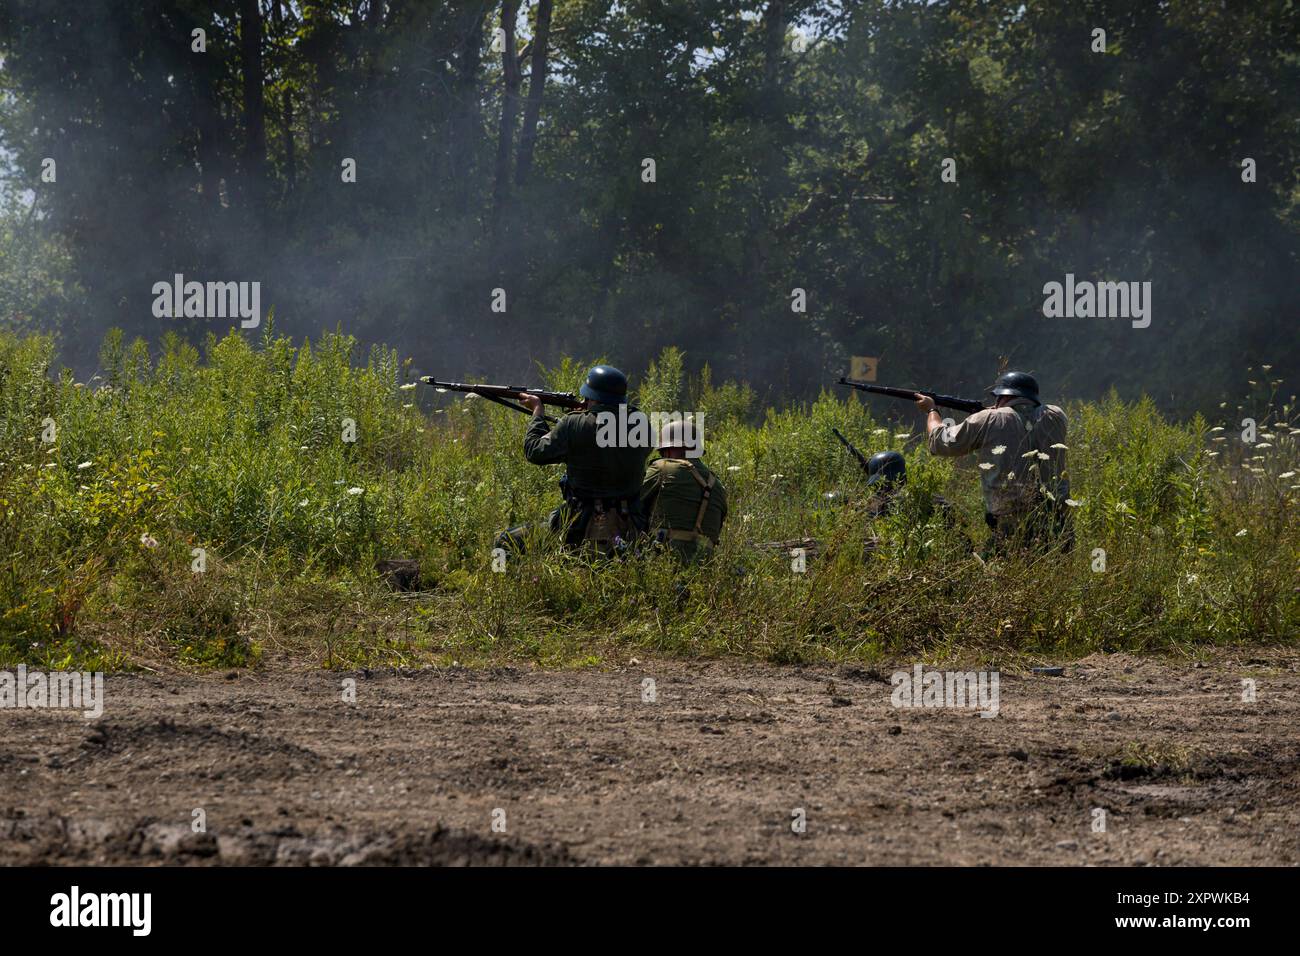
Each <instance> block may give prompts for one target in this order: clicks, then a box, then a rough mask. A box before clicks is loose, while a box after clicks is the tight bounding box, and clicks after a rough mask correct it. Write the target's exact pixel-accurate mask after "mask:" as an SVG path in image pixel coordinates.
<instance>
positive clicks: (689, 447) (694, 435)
mask: <svg viewBox="0 0 1300 956" xmlns="http://www.w3.org/2000/svg"><path fill="white" fill-rule="evenodd" d="M703 446H704V440H703V436H702V435H701V434H700V430H699V429H698V428H696V427H695V422H693V421H690V420H689V419H685V420H677V421H671V422H669V423H668V424H667V425H665V426H664V427H663V428H661V429H660V430H659V441H658V442H656V443H655V447H656V448H658V449H659V450H660V451H663V450H664V449H666V448H680V449H682V451H684V452H685V453H686V457H687V458H699V457H700V455H702V454H703V453H704V447H703Z"/></svg>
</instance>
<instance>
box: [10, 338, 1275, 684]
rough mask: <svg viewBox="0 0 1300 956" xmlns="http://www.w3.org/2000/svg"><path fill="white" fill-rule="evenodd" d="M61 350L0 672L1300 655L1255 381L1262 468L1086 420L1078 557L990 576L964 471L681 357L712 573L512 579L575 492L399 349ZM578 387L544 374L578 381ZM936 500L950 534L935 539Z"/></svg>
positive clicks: (503, 417) (1237, 448)
mask: <svg viewBox="0 0 1300 956" xmlns="http://www.w3.org/2000/svg"><path fill="white" fill-rule="evenodd" d="M52 348H53V347H52V343H51V342H50V340H49V339H48V338H44V337H35V336H27V337H19V336H16V335H12V334H0V448H2V449H3V457H2V458H0V667H3V666H9V665H12V664H13V663H15V662H16V661H23V660H25V661H29V662H34V663H41V664H44V665H46V666H63V665H67V664H72V663H83V664H84V663H91V664H104V665H107V666H118V665H121V664H123V663H125V662H133V661H134V662H151V663H152V664H153V665H155V666H156V665H157V664H158V663H159V662H163V663H167V662H181V663H185V664H192V665H200V666H203V665H208V666H230V665H243V664H250V663H254V662H256V661H257V660H258V659H259V658H261V657H264V656H267V655H272V656H279V655H289V656H290V657H293V658H295V659H299V660H306V661H311V662H314V663H321V664H327V665H332V664H337V663H340V662H341V663H348V664H356V663H365V664H374V663H415V662H424V661H429V660H437V661H443V662H446V661H450V660H460V661H469V660H484V659H488V660H492V659H498V660H499V659H516V660H518V659H524V660H535V661H540V662H544V663H550V664H555V663H582V662H596V661H599V660H604V659H607V658H610V657H612V656H618V655H626V654H630V653H645V652H652V653H665V654H678V655H721V654H730V655H740V656H749V657H759V658H766V659H772V660H778V661H798V660H809V659H817V658H822V657H830V658H849V659H871V658H873V657H875V656H878V655H880V654H885V653H896V652H900V651H903V650H918V649H920V650H922V651H923V652H925V653H943V652H945V651H946V650H947V649H949V648H953V647H961V648H970V647H974V648H979V649H985V650H988V651H990V652H996V653H1003V654H1005V653H1006V652H1023V653H1027V654H1060V653H1064V654H1069V653H1084V652H1087V651H1090V650H1094V649H1118V648H1126V649H1138V648H1159V649H1166V648H1177V649H1182V650H1189V649H1193V648H1195V647H1196V646H1198V645H1206V644H1212V643H1219V642H1228V641H1261V642H1270V641H1282V640H1286V641H1294V640H1295V639H1296V637H1297V634H1300V589H1297V587H1296V581H1297V574H1296V572H1297V565H1298V562H1300V520H1298V519H1297V504H1298V503H1300V478H1297V457H1298V454H1297V448H1298V444H1297V439H1298V437H1300V428H1297V427H1295V426H1296V424H1297V423H1296V421H1295V418H1296V409H1295V405H1294V401H1293V400H1292V401H1291V402H1290V403H1287V404H1283V405H1281V407H1273V406H1272V405H1270V404H1269V402H1270V394H1269V393H1268V391H1267V390H1266V389H1264V388H1263V386H1262V385H1261V386H1260V389H1261V390H1260V392H1259V393H1258V394H1257V395H1256V396H1255V397H1254V398H1253V399H1252V400H1251V401H1250V402H1249V403H1246V404H1243V405H1242V406H1240V407H1238V408H1237V409H1235V410H1234V411H1233V412H1231V413H1229V412H1227V411H1226V410H1225V411H1224V412H1222V413H1221V415H1222V418H1223V421H1224V425H1229V424H1230V423H1231V422H1233V421H1237V420H1240V418H1241V417H1242V415H1244V414H1250V415H1252V416H1254V417H1255V418H1256V421H1257V422H1259V426H1260V427H1259V434H1258V436H1257V441H1256V442H1255V443H1254V444H1251V445H1247V444H1244V443H1243V441H1242V440H1241V439H1240V437H1239V434H1238V432H1237V431H1236V430H1235V428H1229V429H1227V430H1225V429H1224V425H1217V424H1212V423H1207V422H1206V421H1204V420H1202V419H1201V418H1199V417H1198V418H1196V419H1194V420H1193V421H1191V422H1190V423H1187V424H1182V425H1179V424H1173V423H1171V422H1169V421H1167V420H1166V419H1164V418H1163V417H1162V416H1161V415H1160V414H1159V413H1158V412H1157V411H1156V409H1155V408H1154V407H1153V405H1152V404H1151V403H1150V402H1148V401H1139V402H1136V403H1125V402H1122V401H1120V400H1119V399H1118V398H1116V397H1113V396H1112V397H1111V398H1108V399H1106V400H1104V401H1102V402H1100V403H1097V404H1081V405H1072V406H1071V407H1070V409H1069V412H1070V415H1071V419H1072V423H1073V424H1072V431H1071V435H1070V439H1069V446H1070V451H1069V459H1070V469H1071V479H1072V482H1073V489H1072V493H1073V494H1074V497H1075V499H1076V500H1077V503H1078V507H1077V509H1076V519H1077V530H1078V538H1079V547H1078V548H1077V549H1076V550H1075V552H1074V553H1073V554H1070V555H1062V554H1050V555H1046V556H1042V557H1038V558H1021V557H1015V558H1008V559H1000V560H996V561H993V562H990V563H989V564H987V565H985V564H984V563H982V562H981V561H980V560H979V559H977V558H975V557H973V556H972V554H971V551H972V546H977V545H978V544H979V543H980V542H981V541H982V539H983V537H984V535H985V533H986V529H985V528H984V526H983V523H982V521H981V520H980V519H981V508H980V502H979V498H978V492H977V484H978V483H977V479H976V477H975V476H976V474H977V472H976V471H975V470H974V468H973V467H972V466H971V465H970V464H969V463H957V464H956V465H954V463H953V462H952V461H951V460H938V459H931V458H930V457H929V455H928V453H927V452H926V451H925V450H924V448H923V446H922V445H921V444H919V443H916V442H906V441H905V437H906V436H904V435H902V434H901V433H900V434H895V435H892V436H891V435H890V434H889V433H887V432H885V430H884V426H883V425H881V424H879V423H878V422H876V421H874V420H873V419H872V417H871V416H870V414H869V412H868V409H867V408H866V407H864V406H863V405H862V404H861V403H859V401H858V400H857V398H856V396H855V394H853V393H849V394H847V395H844V394H835V395H830V394H823V395H822V396H821V397H819V398H818V399H817V400H816V401H815V402H813V403H811V404H800V405H795V406H791V407H789V408H786V409H783V410H776V409H768V410H767V411H766V412H765V413H763V414H762V418H761V421H759V423H757V424H755V423H754V421H755V418H754V416H755V415H757V414H759V413H760V410H759V409H757V408H756V407H755V400H754V396H753V394H752V393H751V392H749V391H748V390H747V389H746V388H745V387H744V386H741V385H737V384H734V383H728V384H724V385H721V386H719V385H716V384H715V383H714V382H713V381H712V380H711V378H710V376H708V375H700V376H687V375H684V373H683V371H682V368H683V356H682V355H681V353H679V352H677V351H676V350H671V349H670V350H667V351H665V352H664V353H663V355H661V356H660V358H659V359H658V360H657V361H656V362H655V363H654V367H653V369H652V371H651V373H650V374H649V375H648V376H647V377H646V378H645V379H644V380H643V381H642V382H641V383H640V388H639V390H638V395H637V397H638V400H639V401H640V402H641V403H642V404H643V406H644V407H646V408H647V409H649V410H654V409H656V408H677V407H688V408H694V409H698V410H701V411H703V412H704V413H705V416H706V417H705V429H706V439H707V450H706V460H707V461H708V462H709V463H710V464H711V466H712V467H713V468H714V469H715V470H716V472H717V473H718V474H719V476H721V477H722V479H723V480H724V481H725V482H726V483H727V485H728V487H729V492H730V498H731V501H732V517H731V521H730V523H729V524H728V526H727V527H726V529H725V530H724V536H723V545H722V547H721V549H720V551H719V553H718V554H717V556H716V558H715V560H714V561H713V562H712V563H711V564H709V565H707V566H704V567H698V568H694V569H690V570H689V571H680V570H679V569H678V568H677V567H676V565H675V564H674V563H673V562H672V561H671V560H670V559H667V558H664V557H662V556H648V557H644V558H640V559H636V560H628V561H616V562H604V561H597V562H591V561H588V560H586V559H584V558H581V557H578V556H574V555H571V554H564V553H561V552H559V551H557V550H555V549H549V550H538V551H536V552H534V553H531V554H529V555H527V556H526V557H523V558H520V559H511V560H510V561H508V562H507V565H506V568H505V570H504V571H503V572H496V571H494V570H493V568H492V554H491V542H492V537H493V534H494V532H495V531H497V530H499V529H501V528H504V527H506V526H507V525H508V524H511V523H514V522H516V521H520V520H528V519H531V518H534V517H536V516H540V515H542V514H543V513H544V512H545V511H546V510H547V509H548V508H550V507H552V506H553V505H554V504H555V503H556V501H557V499H558V495H557V492H556V490H555V487H554V481H555V479H556V478H557V477H558V473H557V470H556V469H543V468H538V467H534V466H531V465H528V464H527V463H525V462H524V460H523V457H522V453H521V439H522V435H523V431H524V420H523V418H522V416H519V415H517V414H516V413H513V412H510V411H508V410H505V409H502V408H500V407H499V406H495V405H491V404H490V403H488V402H485V401H482V400H475V399H469V400H455V401H452V400H451V399H452V398H457V399H459V397H458V396H450V395H448V396H438V395H435V394H431V393H428V392H427V390H426V389H424V387H423V386H419V387H417V386H415V385H413V384H405V380H406V379H407V377H408V369H407V368H406V364H407V363H403V362H400V361H399V359H398V356H397V354H396V353H394V352H392V351H388V350H385V349H382V348H376V349H374V350H373V351H371V353H370V355H369V359H368V361H367V362H366V364H365V365H364V366H357V365H356V364H355V358H356V356H355V354H354V353H355V352H356V351H357V348H356V345H355V342H354V340H353V339H351V338H350V337H348V336H343V335H338V334H333V335H327V336H325V337H323V338H322V339H321V340H319V341H317V342H315V343H312V344H311V345H303V346H302V347H301V348H296V347H295V346H294V345H293V344H292V343H291V342H290V341H289V340H287V339H286V338H284V337H279V336H276V335H274V334H271V333H270V332H269V331H268V332H267V333H266V334H264V336H263V338H262V339H261V340H260V341H259V342H258V343H256V344H250V343H249V341H248V340H246V339H245V338H243V337H241V336H240V335H239V334H237V333H231V334H229V335H228V336H227V337H226V338H224V339H221V340H217V339H215V338H210V339H209V340H208V341H207V343H206V345H205V347H204V355H203V356H200V354H199V352H198V351H196V350H195V349H194V348H193V347H191V346H189V345H186V344H184V343H183V342H181V341H180V340H179V339H178V338H174V337H173V338H171V339H169V340H168V342H167V343H166V347H165V350H164V352H163V354H162V355H161V357H160V358H158V359H157V361H156V362H154V361H151V360H150V358H149V356H148V354H147V351H146V350H145V349H144V348H143V346H142V344H141V343H137V344H135V345H127V344H125V343H124V340H123V338H122V336H121V335H120V334H113V335H110V337H109V338H108V339H107V341H106V342H105V344H104V348H103V356H102V359H101V364H102V367H103V368H104V370H105V371H104V376H103V378H102V379H100V380H95V381H91V382H87V383H81V382H77V381H74V380H73V378H72V376H71V375H70V374H67V373H65V374H63V375H62V376H60V377H59V378H58V380H57V381H55V380H52V379H51V378H50V376H49V374H48V370H49V363H50V361H51V356H52ZM592 358H595V357H592ZM582 367H584V365H583V363H575V362H572V361H566V362H565V363H564V364H563V365H562V366H560V367H558V368H556V369H552V370H550V371H546V370H538V371H537V377H538V378H539V379H543V380H545V381H546V382H547V383H548V384H550V385H552V386H556V387H563V388H565V389H572V388H573V387H574V386H575V385H576V383H577V381H578V380H579V375H580V371H579V370H580V369H581V368H582ZM1268 371H1271V370H1267V371H1265V370H1261V371H1258V372H1256V373H1255V374H1261V375H1266V374H1268ZM1256 381H1257V382H1264V381H1267V380H1265V379H1256ZM417 392H424V394H417ZM349 420H350V421H352V422H355V439H356V440H355V441H347V440H346V438H348V437H350V434H349V432H348V431H347V429H348V427H349V426H348V421H349ZM831 425H836V426H838V427H839V428H840V429H841V430H843V431H844V432H846V433H847V434H848V435H850V436H852V437H853V438H854V440H855V441H857V442H858V443H859V444H860V446H861V447H862V448H863V450H864V451H868V452H870V451H874V450H879V449H880V448H882V447H888V446H890V445H895V446H903V445H906V447H907V448H908V462H909V469H910V474H911V482H910V485H909V488H908V491H907V494H906V497H905V499H904V503H903V507H902V508H901V509H900V510H899V511H898V512H897V513H896V514H894V515H892V516H891V517H889V518H888V519H886V520H884V521H882V522H879V523H878V524H877V525H876V526H875V527H874V528H873V527H872V526H870V525H869V523H868V522H867V520H866V519H865V517H864V514H863V512H862V509H861V504H862V500H863V497H864V493H863V487H862V477H861V474H860V473H859V472H858V470H857V466H856V464H855V463H854V462H853V461H852V459H851V458H849V457H848V456H847V455H846V454H844V452H843V451H842V450H841V449H840V448H839V447H838V445H837V444H836V443H835V441H834V439H833V438H832V436H831V435H830V433H829V428H830V426H831ZM832 491H838V492H840V495H839V496H838V497H839V498H840V499H841V500H840V501H839V502H838V503H836V502H833V501H831V500H828V499H827V498H826V497H825V495H826V494H827V493H829V492H832ZM938 491H942V493H943V494H944V495H945V496H947V497H949V498H950V499H951V500H952V501H954V502H955V503H956V506H957V510H958V512H959V513H960V515H961V518H962V524H961V525H960V526H959V527H956V528H949V527H947V526H945V524H944V523H943V522H942V521H940V520H938V519H935V518H933V517H929V515H930V512H931V510H932V509H931V502H932V496H933V495H934V494H935V493H936V492H938ZM805 535H810V536H813V537H815V538H816V539H817V540H818V542H819V545H820V553H818V554H817V555H816V556H815V557H813V558H812V559H811V560H810V561H809V562H808V565H807V570H806V572H804V573H794V571H793V570H792V566H791V559H790V558H789V557H788V556H787V555H785V554H784V553H775V554H771V553H762V552H759V551H757V550H756V549H754V548H753V547H752V546H751V543H752V542H754V541H756V540H768V539H788V538H797V537H801V536H805ZM871 539H875V540H876V545H875V547H874V548H872V549H869V550H868V549H866V547H865V546H866V545H867V543H868V541H869V540H871ZM1098 548H1101V549H1105V551H1106V558H1105V570H1104V571H1099V570H1095V569H1094V566H1095V565H1096V562H1097V557H1096V555H1095V554H1094V549H1098ZM195 549H202V550H203V552H204V554H203V555H202V556H199V555H196V550H195ZM392 557H406V558H413V559H416V560H418V562H419V564H420V568H421V572H422V577H423V589H422V590H421V591H420V592H418V593H414V594H396V593H393V592H391V591H390V590H388V589H387V588H386V587H385V586H384V585H383V584H382V583H381V582H380V580H379V578H378V576H377V575H376V573H375V563H376V560H377V559H380V558H392ZM201 559H203V560H204V561H205V563H204V564H203V565H202V567H203V570H202V571H197V570H195V567H196V565H195V562H196V561H198V560H201Z"/></svg>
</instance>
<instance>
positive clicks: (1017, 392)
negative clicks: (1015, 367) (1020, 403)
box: [989, 372, 1041, 404]
mask: <svg viewBox="0 0 1300 956" xmlns="http://www.w3.org/2000/svg"><path fill="white" fill-rule="evenodd" d="M989 391H990V392H992V393H993V394H994V395H1010V396H1013V397H1015V398H1027V399H1029V400H1030V401H1033V402H1035V403H1038V380H1037V379H1035V378H1034V377H1033V376H1032V375H1030V374H1029V373H1028V372H1003V373H1002V374H1001V375H999V376H998V379H997V381H996V382H994V383H993V385H992V387H991V388H989ZM1040 404H1041V403H1040Z"/></svg>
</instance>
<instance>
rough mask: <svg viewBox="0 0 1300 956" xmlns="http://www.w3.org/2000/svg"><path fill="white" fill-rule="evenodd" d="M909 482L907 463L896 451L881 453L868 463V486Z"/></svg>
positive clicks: (872, 457) (877, 453) (876, 454)
mask: <svg viewBox="0 0 1300 956" xmlns="http://www.w3.org/2000/svg"><path fill="white" fill-rule="evenodd" d="M906 480H907V462H906V461H904V459H903V456H902V454H901V453H899V452H896V451H879V452H876V453H875V454H874V455H872V456H871V459H870V460H869V461H868V462H867V486H868V487H870V486H871V485H874V484H877V483H878V482H882V481H884V482H889V483H891V484H892V483H893V482H903V481H906Z"/></svg>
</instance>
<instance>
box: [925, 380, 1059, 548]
mask: <svg viewBox="0 0 1300 956" xmlns="http://www.w3.org/2000/svg"><path fill="white" fill-rule="evenodd" d="M989 391H990V392H992V394H993V395H994V396H995V398H996V402H995V404H994V405H993V407H992V408H986V409H983V410H982V411H978V412H975V413H974V414H973V415H970V416H968V417H967V418H966V420H965V421H962V422H960V423H958V424H956V425H945V424H944V423H943V420H942V419H941V418H940V417H939V413H938V412H937V411H935V407H934V402H933V401H931V400H930V399H929V398H927V397H926V396H924V395H920V394H918V395H917V396H916V406H917V408H919V409H920V410H921V411H922V412H923V413H925V414H926V416H927V420H926V434H927V437H928V444H929V448H930V453H931V454H932V455H942V456H947V457H956V456H958V455H965V454H969V453H975V454H977V455H978V457H979V468H980V482H981V484H982V486H983V490H984V520H985V522H987V524H988V526H989V527H990V528H991V529H992V530H993V539H994V547H995V550H1003V549H1005V547H1006V546H1007V545H1008V544H1012V543H1016V544H1031V543H1032V544H1039V545H1051V544H1053V543H1056V542H1057V541H1060V543H1061V544H1062V545H1063V546H1064V547H1065V549H1066V550H1069V548H1070V547H1071V546H1072V545H1073V535H1072V533H1071V531H1070V526H1069V525H1070V523H1069V515H1068V508H1067V507H1066V504H1065V501H1066V499H1067V498H1068V497H1069V496H1070V486H1069V482H1068V480H1067V479H1066V472H1065V452H1066V445H1065V429H1066V420H1065V413H1064V412H1063V411H1061V409H1060V408H1058V407H1057V406H1055V405H1044V404H1043V403H1042V402H1040V401H1039V400H1038V382H1037V381H1035V380H1034V377H1033V376H1032V375H1028V374H1026V373H1025V372H1004V373H1003V374H1002V375H999V376H998V380H997V381H996V382H994V383H993V387H992V388H991V389H989Z"/></svg>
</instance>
